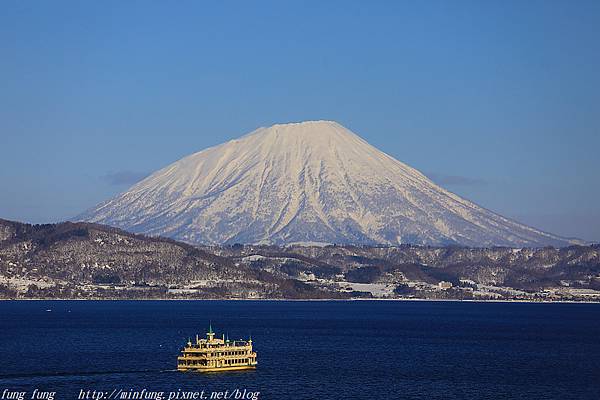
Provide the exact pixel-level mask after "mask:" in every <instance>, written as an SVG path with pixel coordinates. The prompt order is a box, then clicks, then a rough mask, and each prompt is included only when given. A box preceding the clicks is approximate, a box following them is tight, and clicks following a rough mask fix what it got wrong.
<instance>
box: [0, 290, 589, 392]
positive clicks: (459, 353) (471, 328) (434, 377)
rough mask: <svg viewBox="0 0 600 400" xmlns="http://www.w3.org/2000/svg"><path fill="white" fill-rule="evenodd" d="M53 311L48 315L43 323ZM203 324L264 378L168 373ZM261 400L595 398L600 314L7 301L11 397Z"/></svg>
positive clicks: (520, 307)
mask: <svg viewBox="0 0 600 400" xmlns="http://www.w3.org/2000/svg"><path fill="white" fill-rule="evenodd" d="M47 309H51V310H52V311H46V310H47ZM209 320H211V321H212V326H213V328H214V329H215V330H216V331H217V332H218V333H221V332H222V331H225V330H226V331H227V332H228V334H229V337H230V338H241V337H247V336H248V335H250V334H251V335H252V339H253V340H254V344H255V349H256V351H257V352H258V361H259V365H258V369H257V370H256V371H250V372H229V373H219V374H198V373H180V372H177V371H174V368H175V366H176V357H177V355H178V352H179V350H180V348H181V347H182V346H183V344H184V343H185V341H186V339H187V338H188V337H190V336H194V335H195V334H196V333H197V332H198V333H201V334H203V333H204V332H205V331H206V327H207V324H208V322H209ZM35 388H38V389H40V390H49V391H55V392H56V393H57V394H56V397H55V399H75V398H77V397H78V396H79V394H80V390H82V389H83V390H85V391H87V390H99V391H109V392H112V391H113V390H115V389H122V390H124V391H128V390H130V389H143V388H146V389H148V390H152V391H164V392H165V398H166V396H167V395H168V393H167V392H176V391H177V390H179V389H181V390H182V391H200V390H203V389H204V390H205V391H207V393H209V392H211V391H225V390H230V391H232V390H235V389H236V388H237V389H246V390H247V391H252V392H256V391H259V392H260V397H259V398H262V399H452V398H456V399H530V398H531V399H586V398H587V399H598V398H600V305H594V304H527V303H461V302H382V301H380V302H376V301H373V302H371V301H355V302H275V301H274V302H270V301H141V302H136V301H114V302H113V301H102V302H95V301H28V302H12V301H5V302H0V396H1V395H2V391H3V390H5V389H9V390H14V391H16V390H21V391H27V392H28V396H29V395H30V392H31V391H32V390H33V389H35Z"/></svg>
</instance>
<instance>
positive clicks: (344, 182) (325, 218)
mask: <svg viewBox="0 0 600 400" xmlns="http://www.w3.org/2000/svg"><path fill="white" fill-rule="evenodd" d="M78 219H79V220H83V221H89V222H98V223H103V224H108V225H113V226H117V227H121V228H124V229H127V230H129V231H133V232H138V233H145V234H149V235H160V236H167V237H171V238H174V239H178V240H182V241H186V242H190V243H198V244H200V243H202V244H221V243H273V244H290V243H299V242H302V243H315V242H318V243H339V244H341V243H355V244H391V245H395V244H401V243H413V244H430V245H446V244H461V245H469V246H492V245H498V246H519V247H521V246H543V245H556V246H563V245H567V244H569V243H570V242H569V240H567V239H564V238H561V237H558V236H555V235H551V234H548V233H544V232H541V231H538V230H536V229H533V228H530V227H528V226H525V225H522V224H519V223H517V222H514V221H511V220H509V219H507V218H504V217H502V216H500V215H498V214H495V213H493V212H490V211H488V210H486V209H484V208H481V207H479V206H477V205H475V204H473V203H471V202H470V201H467V200H465V199H463V198H461V197H459V196H457V195H455V194H453V193H451V192H449V191H447V190H445V189H443V188H441V187H439V186H437V185H436V184H435V183H433V182H432V181H431V180H429V179H428V178H427V177H425V176H424V175H423V174H421V173H420V172H419V171H417V170H415V169H413V168H411V167H409V166H408V165H406V164H403V163H402V162H400V161H398V160H396V159H394V158H393V157H391V156H389V155H387V154H385V153H383V152H381V151H379V150H378V149H376V148H375V147H373V146H371V145H370V144H368V143H367V142H366V141H364V140H363V139H361V138H360V137H359V136H357V135H356V134H354V133H353V132H351V131H350V130H348V129H346V128H344V127H343V126H341V125H340V124H338V123H336V122H330V121H309V122H301V123H291V124H282V125H273V126H271V127H269V128H259V129H257V130H255V131H254V132H251V133H249V134H247V135H245V136H243V137H241V138H239V139H236V140H232V141H229V142H227V143H223V144H221V145H219V146H215V147H211V148H208V149H206V150H203V151H200V152H198V153H195V154H192V155H190V156H188V157H185V158H183V159H181V160H179V161H177V162H175V163H173V164H171V165H169V166H167V167H165V168H163V169H161V170H159V171H157V172H155V173H153V174H152V175H150V176H149V177H147V178H146V179H144V180H142V181H141V182H139V183H137V184H136V185H134V186H133V187H131V188H130V189H129V190H127V191H126V192H124V193H122V194H120V195H118V196H117V197H115V198H113V199H111V200H108V201H106V202H104V203H102V204H100V205H98V206H97V207H95V208H93V209H91V210H89V211H87V212H86V213H84V214H83V215H81V216H80V217H79V218H78Z"/></svg>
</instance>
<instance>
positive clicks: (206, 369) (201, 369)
mask: <svg viewBox="0 0 600 400" xmlns="http://www.w3.org/2000/svg"><path fill="white" fill-rule="evenodd" d="M252 369H256V365H235V366H226V367H192V366H185V367H184V366H179V367H177V370H178V371H182V372H185V371H195V372H221V371H246V370H252Z"/></svg>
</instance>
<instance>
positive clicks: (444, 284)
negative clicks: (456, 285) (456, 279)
mask: <svg viewBox="0 0 600 400" xmlns="http://www.w3.org/2000/svg"><path fill="white" fill-rule="evenodd" d="M438 287H439V288H440V289H442V290H447V289H450V288H451V287H452V282H446V281H440V283H438Z"/></svg>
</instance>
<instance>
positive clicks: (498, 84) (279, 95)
mask: <svg viewBox="0 0 600 400" xmlns="http://www.w3.org/2000/svg"><path fill="white" fill-rule="evenodd" d="M307 119H330V120H336V121H338V122H340V123H341V124H343V125H345V126H347V127H348V128H350V129H352V130H353V131H355V132H357V133H358V134H360V135H361V136H363V137H364V138H365V139H366V140H367V141H369V142H370V143H372V144H373V145H375V146H377V147H379V148H380V149H383V150H384V151H386V152H387V153H389V154H391V155H392V156H394V157H396V158H398V159H400V160H402V161H404V162H406V163H407V164H409V165H411V166H413V167H415V168H417V169H419V170H421V171H423V172H425V173H427V174H429V175H431V176H432V177H433V178H434V180H437V181H438V182H439V183H441V184H442V185H443V186H445V187H447V188H448V189H450V190H452V191H454V192H456V193H458V194H460V195H463V196H465V197H467V198H469V199H471V200H473V201H475V202H477V203H479V204H481V205H483V206H484V207H486V208H489V209H492V210H494V211H497V212H499V213H502V214H504V215H506V216H510V217H516V218H518V219H520V220H522V221H523V222H526V223H529V224H533V225H534V226H536V227H538V228H542V229H544V230H548V231H552V232H554V233H557V234H561V235H566V236H578V237H582V238H585V239H588V240H594V241H600V200H599V199H600V178H599V171H600V1H597V0H593V1H584V0H577V1H566V0H565V1H551V0H543V1H514V2H510V1H479V0H477V1H440V2H437V1H389V2H383V1H381V2H366V1H357V2H351V1H339V2H335V1H308V2H293V1H274V2H262V1H251V2H249V1H239V2H223V1H210V2H209V1H193V2H185V1H177V2H167V1H162V2H158V1H154V2H152V1H139V2H134V1H72V2H65V1H11V0H4V1H2V2H0V139H1V142H0V149H1V152H0V217H3V218H9V219H16V220H22V221H28V222H48V221H59V220H63V219H67V218H69V217H72V216H74V215H76V214H78V213H79V212H81V211H83V210H84V209H86V208H89V207H91V206H93V205H94V204H96V203H98V202H100V201H102V200H104V199H107V198H109V197H110V196H112V195H114V194H116V193H117V192H120V191H123V190H125V189H127V187H128V184H129V183H131V182H132V181H135V179H137V178H139V177H140V176H143V175H144V174H145V173H148V172H151V171H154V170H156V169H158V168H160V167H163V166H165V165H167V164H169V163H171V162H173V161H175V160H177V159H179V158H181V157H182V156H185V155H187V154H189V153H192V152H196V151H199V150H201V149H203V148H205V147H207V146H211V145H215V144H218V143H221V142H223V141H226V140H228V139H232V138H235V137H238V136H241V135H242V134H244V133H246V132H248V131H251V130H253V129H255V128H256V127H259V126H266V125H270V124H273V123H277V122H289V121H300V120H307Z"/></svg>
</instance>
